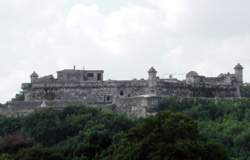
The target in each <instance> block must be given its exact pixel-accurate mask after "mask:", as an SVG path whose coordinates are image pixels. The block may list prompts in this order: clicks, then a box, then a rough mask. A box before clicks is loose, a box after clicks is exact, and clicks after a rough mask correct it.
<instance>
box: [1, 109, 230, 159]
mask: <svg viewBox="0 0 250 160" xmlns="http://www.w3.org/2000/svg"><path fill="white" fill-rule="evenodd" d="M0 125H1V127H0V160H14V159H15V160H34V159H35V160H55V159H56V160H101V159H103V160H110V159H112V160H162V159H171V160H183V159H186V160H210V159H213V160H227V159H228V156H227V154H226V151H225V150H224V149H223V146H222V145H220V144H218V143H215V141H212V140H210V139H209V138H207V137H211V138H214V137H213V135H211V136H207V135H206V137H205V136H203V135H201V133H202V131H204V130H201V131H199V128H198V124H197V123H196V122H195V121H193V120H192V119H191V118H190V117H187V116H185V115H182V114H180V113H171V112H163V113H160V114H159V115H157V116H155V117H149V118H146V119H137V120H136V119H132V118H128V117H127V116H126V115H122V114H117V113H112V112H111V111H109V110H101V109H96V108H87V107H83V106H79V107H77V106H75V107H68V108H65V109H64V110H55V109H42V110H39V111H36V112H34V113H32V114H30V115H28V116H25V117H17V118H7V117H0Z"/></svg>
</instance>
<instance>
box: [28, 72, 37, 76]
mask: <svg viewBox="0 0 250 160" xmlns="http://www.w3.org/2000/svg"><path fill="white" fill-rule="evenodd" d="M30 77H38V74H37V73H36V72H35V71H34V72H33V73H32V74H31V75H30Z"/></svg>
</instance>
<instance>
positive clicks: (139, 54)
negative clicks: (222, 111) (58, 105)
mask: <svg viewBox="0 0 250 160" xmlns="http://www.w3.org/2000/svg"><path fill="white" fill-rule="evenodd" d="M109 3H112V4H113V3H114V2H112V0H110V1H109ZM115 4H116V5H112V7H110V6H107V5H106V6H105V5H104V4H103V3H102V2H98V1H91V2H90V1H85V0H83V1H81V2H79V1H70V3H69V2H68V1H67V2H66V1H61V0H53V1H50V0H43V1H39V2H38V1H33V0H22V1H20V0H9V1H0V21H1V22H2V23H1V26H0V35H1V37H0V54H1V59H0V67H1V70H0V71H1V75H0V83H1V84H2V86H4V87H1V88H0V95H3V96H0V101H2V102H4V101H6V100H8V99H10V98H11V97H13V96H14V95H15V93H16V92H18V91H19V90H20V84H21V83H22V82H27V81H29V74H30V73H31V72H32V71H33V70H36V71H37V72H38V73H39V75H41V76H42V75H46V74H51V73H54V72H55V71H56V70H59V69H64V68H71V67H72V66H73V65H77V66H78V68H82V67H83V66H85V68H86V69H104V70H105V72H106V73H105V78H106V79H109V78H111V79H133V78H141V77H143V78H146V77H147V69H148V68H149V67H150V66H155V67H156V68H157V69H158V71H159V72H158V73H159V75H160V76H161V77H164V76H166V75H167V74H169V73H172V74H174V76H179V75H180V74H182V73H186V72H188V71H189V70H197V71H198V72H199V73H201V74H204V75H208V76H216V75H217V74H219V73H220V72H227V71H231V72H232V71H233V70H232V68H233V66H234V65H235V64H236V63H238V62H241V63H243V65H244V66H245V68H246V69H247V68H248V67H249V65H248V61H249V59H248V50H249V43H250V35H249V28H250V26H249V25H250V21H249V17H250V11H249V9H248V6H249V5H250V2H248V1H247V0H240V1H237V2H236V1H234V0H221V1H216V0H201V1H197V0H175V1H172V0H146V1H139V0H138V1H128V2H126V5H125V3H124V1H121V0H120V1H119V0H117V1H115ZM114 66H115V67H114ZM246 73H248V71H247V70H246ZM245 79H246V80H249V79H250V76H248V74H246V78H245Z"/></svg>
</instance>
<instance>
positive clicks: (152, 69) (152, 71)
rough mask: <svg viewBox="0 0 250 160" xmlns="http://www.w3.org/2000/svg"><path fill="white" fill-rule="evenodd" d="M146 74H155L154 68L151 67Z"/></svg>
mask: <svg viewBox="0 0 250 160" xmlns="http://www.w3.org/2000/svg"><path fill="white" fill-rule="evenodd" d="M148 73H157V71H156V70H155V68H154V67H151V68H150V69H149V70H148Z"/></svg>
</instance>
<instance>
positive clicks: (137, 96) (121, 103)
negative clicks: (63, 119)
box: [8, 64, 243, 114]
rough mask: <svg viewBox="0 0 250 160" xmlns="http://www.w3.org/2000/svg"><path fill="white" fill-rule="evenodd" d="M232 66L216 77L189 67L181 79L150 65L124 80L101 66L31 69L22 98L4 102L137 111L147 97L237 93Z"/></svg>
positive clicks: (239, 73)
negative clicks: (52, 71) (42, 72)
mask: <svg viewBox="0 0 250 160" xmlns="http://www.w3.org/2000/svg"><path fill="white" fill-rule="evenodd" d="M234 69H235V74H229V73H228V74H220V75H219V76H218V77H205V76H200V75H199V74H198V73H197V72H194V71H191V72H189V73H188V74H187V75H186V80H183V81H181V80H178V79H173V78H170V79H161V78H159V77H157V71H156V70H155V69H154V68H153V67H152V68H150V70H149V71H148V79H147V80H144V79H141V80H124V81H116V80H103V73H104V71H103V70H76V69H75V68H74V69H71V70H70V69H69V70H62V71H58V72H57V78H54V76H53V75H49V76H45V77H41V78H39V76H38V74H37V73H36V72H34V73H32V75H31V83H23V84H22V89H23V92H24V96H25V100H24V101H23V102H15V101H13V102H9V103H8V104H9V107H10V108H11V107H15V108H16V107H17V106H18V107H20V108H22V106H26V107H41V106H46V105H48V106H53V107H57V106H65V104H70V103H77V104H90V105H115V106H117V110H118V111H125V112H129V113H133V112H134V113H136V114H137V112H138V111H141V112H144V111H146V112H148V110H149V109H150V108H151V109H152V108H154V107H155V106H154V105H153V104H156V102H154V100H155V98H149V97H164V96H178V97H222V98H225V97H240V91H239V86H240V85H241V84H242V83H243V67H242V66H241V65H240V64H238V65H237V66H236V67H235V68H234ZM151 101H152V103H151ZM145 104H146V105H145ZM126 106H127V108H126ZM146 106H147V107H146ZM152 106H153V107H152ZM143 108H144V109H143Z"/></svg>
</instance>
